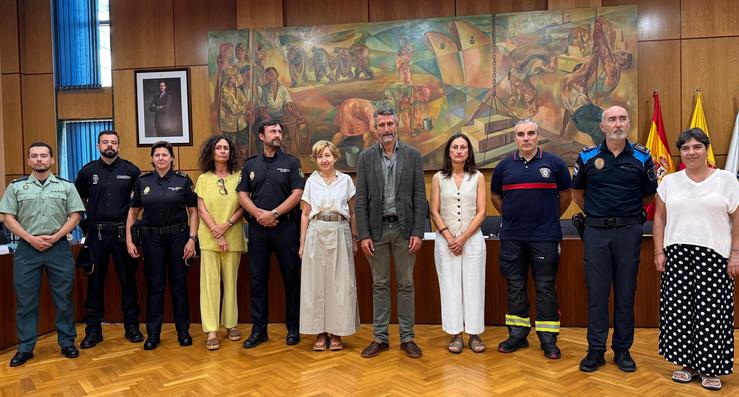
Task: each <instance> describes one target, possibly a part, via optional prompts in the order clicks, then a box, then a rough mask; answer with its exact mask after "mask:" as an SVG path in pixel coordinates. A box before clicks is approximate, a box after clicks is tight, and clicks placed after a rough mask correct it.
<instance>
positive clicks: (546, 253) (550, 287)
mask: <svg viewBox="0 0 739 397" xmlns="http://www.w3.org/2000/svg"><path fill="white" fill-rule="evenodd" d="M514 133H515V135H514V139H515V140H516V145H517V146H518V151H517V152H516V153H514V154H513V156H510V157H507V158H506V159H504V160H503V161H501V162H500V164H498V166H497V167H495V171H494V172H493V177H492V179H491V183H490V191H491V198H492V201H493V206H495V208H496V209H497V210H498V212H500V213H501V215H502V216H503V226H502V227H501V230H500V272H501V273H502V274H503V277H505V279H506V282H507V285H508V312H507V313H506V325H507V326H508V334H509V335H508V339H506V340H505V341H504V342H502V343H500V344H499V345H498V351H500V352H502V353H512V352H514V351H516V350H518V349H519V348H521V347H527V346H528V345H529V342H528V340H527V337H528V335H529V332H530V331H531V320H530V319H529V301H528V292H527V287H526V284H527V280H528V278H529V268H531V273H532V276H533V278H534V285H535V286H536V334H537V336H538V337H539V342H540V343H541V345H540V346H541V349H542V350H543V351H544V356H546V357H547V358H551V359H558V358H560V357H561V356H562V353H561V352H560V350H559V348H558V347H557V335H559V306H558V305H557V291H556V289H555V283H556V281H557V268H558V267H559V242H560V240H562V229H561V228H560V225H559V217H560V216H562V214H563V213H564V212H565V211H566V210H567V207H568V206H569V205H570V202H572V195H571V194H570V182H571V181H570V172H569V170H568V169H567V164H565V162H564V161H562V159H561V158H559V157H558V156H556V155H554V154H551V153H547V152H544V151H542V150H541V149H540V148H539V147H538V143H539V125H538V124H537V123H536V121H534V120H532V119H524V120H519V121H518V122H517V123H516V126H515V127H514Z"/></svg>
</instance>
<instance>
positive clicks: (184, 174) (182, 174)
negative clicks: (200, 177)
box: [174, 171, 189, 178]
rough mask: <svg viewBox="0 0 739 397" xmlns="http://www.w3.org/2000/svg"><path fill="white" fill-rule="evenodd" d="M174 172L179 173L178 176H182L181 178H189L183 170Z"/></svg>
mask: <svg viewBox="0 0 739 397" xmlns="http://www.w3.org/2000/svg"><path fill="white" fill-rule="evenodd" d="M174 173H175V174H177V175H179V176H181V177H183V178H189V177H188V176H187V173H185V172H184V171H175V172H174Z"/></svg>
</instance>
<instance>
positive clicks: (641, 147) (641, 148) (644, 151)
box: [634, 143, 649, 154]
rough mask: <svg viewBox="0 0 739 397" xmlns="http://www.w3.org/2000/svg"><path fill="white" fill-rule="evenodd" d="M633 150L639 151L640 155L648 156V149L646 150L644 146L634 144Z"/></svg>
mask: <svg viewBox="0 0 739 397" xmlns="http://www.w3.org/2000/svg"><path fill="white" fill-rule="evenodd" d="M634 149H636V150H638V151H640V152H642V153H646V154H649V149H647V147H646V146H644V145H642V144H641V143H635V144H634Z"/></svg>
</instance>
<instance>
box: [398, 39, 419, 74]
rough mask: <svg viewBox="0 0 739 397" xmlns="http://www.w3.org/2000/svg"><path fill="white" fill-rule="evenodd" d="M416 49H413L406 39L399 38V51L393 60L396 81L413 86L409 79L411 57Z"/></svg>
mask: <svg viewBox="0 0 739 397" xmlns="http://www.w3.org/2000/svg"><path fill="white" fill-rule="evenodd" d="M415 50H416V49H415V48H413V44H411V42H410V40H408V38H407V37H401V38H400V50H398V56H397V58H395V69H396V71H397V72H398V81H400V82H401V83H403V84H406V85H413V80H412V79H411V57H413V52H414V51H415Z"/></svg>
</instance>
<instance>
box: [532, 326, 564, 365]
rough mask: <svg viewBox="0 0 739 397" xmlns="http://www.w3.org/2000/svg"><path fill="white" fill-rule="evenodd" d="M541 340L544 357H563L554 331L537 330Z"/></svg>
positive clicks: (553, 358)
mask: <svg viewBox="0 0 739 397" xmlns="http://www.w3.org/2000/svg"><path fill="white" fill-rule="evenodd" d="M536 335H537V336H538V337H539V342H541V350H544V357H546V358H551V359H552V360H556V359H558V358H560V357H562V352H561V351H560V350H559V347H557V335H558V334H556V333H554V332H537V333H536Z"/></svg>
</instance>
